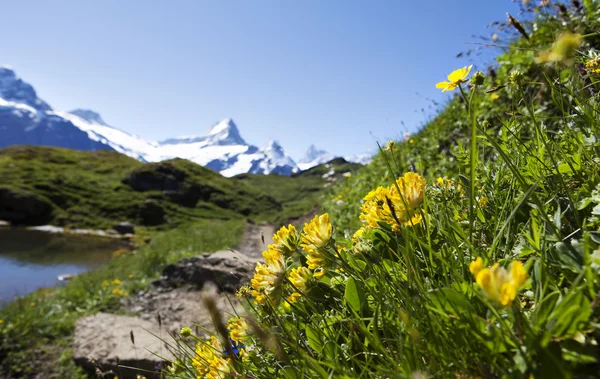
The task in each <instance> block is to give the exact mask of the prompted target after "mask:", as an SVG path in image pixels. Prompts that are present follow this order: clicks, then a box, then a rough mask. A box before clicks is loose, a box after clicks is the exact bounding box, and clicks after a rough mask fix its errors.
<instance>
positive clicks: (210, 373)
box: [192, 336, 231, 379]
mask: <svg viewBox="0 0 600 379" xmlns="http://www.w3.org/2000/svg"><path fill="white" fill-rule="evenodd" d="M222 351H223V348H222V346H221V343H220V342H219V340H218V339H217V337H215V336H212V337H211V338H210V339H209V340H207V341H203V342H198V344H197V345H196V354H195V356H194V358H192V365H193V366H194V368H195V369H196V374H197V375H198V378H207V379H225V378H226V377H227V374H228V373H230V372H231V366H230V361H229V360H227V359H224V358H223V356H222Z"/></svg>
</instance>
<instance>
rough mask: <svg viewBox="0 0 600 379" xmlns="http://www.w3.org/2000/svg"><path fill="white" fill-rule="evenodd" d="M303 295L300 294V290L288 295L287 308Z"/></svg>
mask: <svg viewBox="0 0 600 379" xmlns="http://www.w3.org/2000/svg"><path fill="white" fill-rule="evenodd" d="M301 297H302V295H301V294H299V293H298V292H294V293H292V294H291V295H290V296H288V297H287V298H286V300H287V301H286V302H285V304H284V306H285V307H286V308H290V307H291V305H290V304H294V303H295V302H296V301H298V299H300V298H301Z"/></svg>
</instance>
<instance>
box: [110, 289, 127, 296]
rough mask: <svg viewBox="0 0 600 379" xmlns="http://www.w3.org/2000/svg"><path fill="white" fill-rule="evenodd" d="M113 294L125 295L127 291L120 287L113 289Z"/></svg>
mask: <svg viewBox="0 0 600 379" xmlns="http://www.w3.org/2000/svg"><path fill="white" fill-rule="evenodd" d="M112 294H113V295H117V296H125V292H123V290H122V289H120V288H115V289H113V290H112Z"/></svg>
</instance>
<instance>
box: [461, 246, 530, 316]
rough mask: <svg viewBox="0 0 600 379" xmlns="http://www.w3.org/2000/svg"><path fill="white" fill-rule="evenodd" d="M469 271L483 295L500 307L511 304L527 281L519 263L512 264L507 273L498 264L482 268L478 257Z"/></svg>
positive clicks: (523, 269) (481, 262)
mask: <svg viewBox="0 0 600 379" xmlns="http://www.w3.org/2000/svg"><path fill="white" fill-rule="evenodd" d="M469 270H470V271H471V273H472V274H473V276H474V277H475V281H476V282H477V284H478V285H479V287H481V289H482V291H483V293H484V295H485V296H486V297H487V298H488V299H490V300H491V301H493V302H494V303H497V304H499V305H500V306H502V307H506V306H508V305H510V304H512V302H513V300H514V299H515V297H516V296H517V292H518V291H519V288H521V286H522V285H523V284H524V283H525V281H526V280H527V272H526V271H525V268H524V267H523V264H522V263H521V262H520V261H514V262H512V263H511V264H510V268H509V270H508V271H507V270H506V269H505V268H504V267H500V266H499V265H498V263H496V264H494V265H493V266H492V267H490V268H487V267H484V266H483V260H482V259H481V257H479V258H477V259H476V260H475V261H473V262H471V264H470V265H469Z"/></svg>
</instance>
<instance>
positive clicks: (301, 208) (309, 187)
mask: <svg viewBox="0 0 600 379" xmlns="http://www.w3.org/2000/svg"><path fill="white" fill-rule="evenodd" d="M361 167H362V165H360V164H357V163H349V162H346V161H345V160H344V159H342V158H337V159H334V160H332V161H330V162H327V163H325V164H321V165H318V166H316V167H312V168H310V169H308V170H306V171H303V172H300V173H298V174H296V175H293V176H291V177H287V176H280V175H254V174H242V175H238V176H235V177H234V178H233V179H235V180H237V181H239V182H242V183H247V184H249V185H251V186H253V187H256V188H259V189H260V190H262V191H263V192H264V193H268V194H269V196H272V197H273V198H274V199H275V200H276V201H277V202H279V203H281V204H282V207H281V209H271V210H269V211H266V212H265V213H264V214H263V215H262V216H263V217H266V218H267V219H271V220H273V221H274V222H275V223H276V224H282V223H284V222H286V221H287V220H288V219H290V218H295V217H298V216H301V215H303V214H306V213H308V212H310V211H313V210H315V208H316V206H318V205H320V204H322V203H323V201H324V200H325V193H326V192H327V191H325V189H327V188H330V187H331V186H332V185H334V184H335V183H338V182H341V181H344V180H345V179H346V176H351V174H352V173H355V172H357V171H358V170H359V169H360V168H361ZM344 175H346V176H344Z"/></svg>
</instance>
